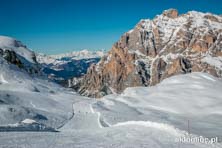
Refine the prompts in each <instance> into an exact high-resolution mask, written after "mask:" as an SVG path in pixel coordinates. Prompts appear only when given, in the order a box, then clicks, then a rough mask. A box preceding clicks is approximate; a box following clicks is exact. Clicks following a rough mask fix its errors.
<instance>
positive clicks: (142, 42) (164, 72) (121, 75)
mask: <svg viewBox="0 0 222 148" xmlns="http://www.w3.org/2000/svg"><path fill="white" fill-rule="evenodd" d="M199 71H202V72H208V73H210V74H212V75H214V76H217V77H221V76H222V18H221V17H220V16H217V15H213V14H209V13H200V12H195V11H191V12H188V13H187V14H183V15H178V12H177V10H175V9H170V10H166V11H164V12H163V14H161V15H158V16H156V17H155V18H154V19H153V20H149V19H148V20H141V21H140V22H139V23H138V24H137V25H136V26H135V28H134V29H132V30H130V31H129V32H127V33H125V34H124V35H123V36H122V37H121V38H120V40H119V41H118V42H117V43H115V44H114V45H113V47H112V49H111V50H110V52H109V53H108V54H107V56H105V57H104V58H102V59H101V60H100V62H99V63H98V64H96V65H93V66H91V67H90V68H89V69H88V72H87V74H86V75H85V76H84V77H83V78H82V80H81V81H80V82H79V83H78V84H77V86H78V87H76V88H77V90H78V91H79V92H80V94H82V95H86V96H90V97H101V96H104V95H107V94H110V93H121V92H122V91H123V90H124V89H125V88H126V87H133V86H151V85H156V84H157V83H159V82H160V81H162V80H163V79H165V78H167V77H170V76H173V75H177V74H186V73H190V72H199Z"/></svg>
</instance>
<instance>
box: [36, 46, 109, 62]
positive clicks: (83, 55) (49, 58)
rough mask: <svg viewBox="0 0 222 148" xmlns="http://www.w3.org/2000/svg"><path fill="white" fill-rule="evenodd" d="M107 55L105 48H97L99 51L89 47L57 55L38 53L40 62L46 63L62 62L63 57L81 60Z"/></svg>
mask: <svg viewBox="0 0 222 148" xmlns="http://www.w3.org/2000/svg"><path fill="white" fill-rule="evenodd" d="M104 55H105V50H97V51H91V50H88V49H84V50H80V51H73V52H70V53H63V54H57V55H44V54H38V55H37V61H38V62H39V63H42V64H43V63H44V64H51V63H53V64H55V63H61V61H62V60H61V59H62V58H69V59H73V60H81V59H92V58H101V57H103V56H104Z"/></svg>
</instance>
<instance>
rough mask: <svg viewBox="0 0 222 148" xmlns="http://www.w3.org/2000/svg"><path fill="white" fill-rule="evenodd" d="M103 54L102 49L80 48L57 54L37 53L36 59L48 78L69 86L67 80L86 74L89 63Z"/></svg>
mask: <svg viewBox="0 0 222 148" xmlns="http://www.w3.org/2000/svg"><path fill="white" fill-rule="evenodd" d="M104 55H105V51H104V50H98V51H90V50H86V49H85V50H81V51H74V52H71V53H65V54H58V55H44V54H37V61H38V63H40V64H41V65H42V71H43V72H44V73H45V74H47V76H48V78H49V79H51V80H53V81H56V82H57V83H60V84H62V85H63V86H69V84H68V80H69V79H72V78H79V77H81V76H83V75H84V74H86V72H87V69H88V68H89V66H90V65H91V64H96V63H97V62H98V61H99V60H100V59H101V57H103V56H104Z"/></svg>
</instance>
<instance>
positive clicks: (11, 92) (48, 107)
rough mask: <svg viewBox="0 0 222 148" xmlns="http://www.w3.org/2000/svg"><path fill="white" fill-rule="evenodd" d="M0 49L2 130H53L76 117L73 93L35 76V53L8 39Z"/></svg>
mask: <svg viewBox="0 0 222 148" xmlns="http://www.w3.org/2000/svg"><path fill="white" fill-rule="evenodd" d="M0 48H1V51H2V52H1V54H0V131H13V130H16V131H17V130H25V131H27V130H30V131H33V130H34V131H36V130H50V131H53V130H55V129H56V128H58V127H60V126H61V125H63V124H64V122H65V121H66V120H68V119H69V118H70V117H72V116H73V108H72V101H73V100H72V99H73V97H74V95H73V93H72V92H70V91H68V90H65V89H64V88H62V87H60V86H58V85H57V84H54V83H51V82H49V80H47V79H44V78H43V77H41V75H40V76H39V75H36V74H35V70H38V69H35V68H39V65H38V63H37V62H36V60H35V54H34V52H32V51H30V50H29V49H28V48H27V47H26V46H25V45H23V44H22V43H21V42H19V41H17V40H15V39H13V38H10V37H4V36H1V37H0ZM33 72H34V73H33ZM37 72H38V71H36V73H37Z"/></svg>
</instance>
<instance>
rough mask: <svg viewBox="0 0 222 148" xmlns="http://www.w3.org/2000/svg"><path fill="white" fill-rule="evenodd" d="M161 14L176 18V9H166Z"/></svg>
mask: <svg viewBox="0 0 222 148" xmlns="http://www.w3.org/2000/svg"><path fill="white" fill-rule="evenodd" d="M163 16H167V17H169V18H177V17H178V11H177V10H176V9H168V10H165V11H163Z"/></svg>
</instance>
